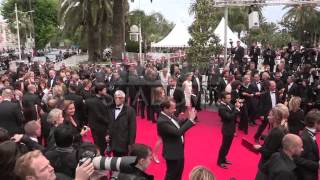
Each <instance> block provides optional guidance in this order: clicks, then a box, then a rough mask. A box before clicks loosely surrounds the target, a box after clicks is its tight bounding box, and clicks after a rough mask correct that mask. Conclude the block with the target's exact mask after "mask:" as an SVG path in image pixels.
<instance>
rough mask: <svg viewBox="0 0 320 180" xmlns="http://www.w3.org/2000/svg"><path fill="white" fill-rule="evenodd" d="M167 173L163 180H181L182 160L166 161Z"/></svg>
mask: <svg viewBox="0 0 320 180" xmlns="http://www.w3.org/2000/svg"><path fill="white" fill-rule="evenodd" d="M166 164H167V171H166V176H165V178H164V179H165V180H181V178H182V173H183V167H184V159H177V160H167V159H166Z"/></svg>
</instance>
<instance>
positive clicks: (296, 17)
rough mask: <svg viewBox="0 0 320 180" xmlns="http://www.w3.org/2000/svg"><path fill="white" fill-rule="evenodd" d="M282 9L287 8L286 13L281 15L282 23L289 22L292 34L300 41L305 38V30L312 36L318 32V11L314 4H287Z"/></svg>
mask: <svg viewBox="0 0 320 180" xmlns="http://www.w3.org/2000/svg"><path fill="white" fill-rule="evenodd" d="M283 9H287V10H288V11H287V13H286V14H285V15H284V17H283V22H284V23H290V24H291V25H292V27H293V29H292V31H293V35H296V36H298V37H297V39H298V40H300V42H303V41H304V40H306V38H308V37H306V34H305V32H308V33H310V34H311V37H310V38H311V39H312V36H316V35H317V34H318V33H319V29H318V23H317V22H318V19H319V12H318V11H317V10H316V5H288V6H285V7H284V8H283Z"/></svg>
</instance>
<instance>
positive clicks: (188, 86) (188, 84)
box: [182, 73, 192, 109]
mask: <svg viewBox="0 0 320 180" xmlns="http://www.w3.org/2000/svg"><path fill="white" fill-rule="evenodd" d="M182 88H183V92H184V96H185V100H186V107H187V109H190V108H191V95H192V73H188V74H187V75H186V80H185V81H184V82H183V84H182Z"/></svg>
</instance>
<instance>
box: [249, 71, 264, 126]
mask: <svg viewBox="0 0 320 180" xmlns="http://www.w3.org/2000/svg"><path fill="white" fill-rule="evenodd" d="M249 89H250V91H251V92H252V93H253V94H254V96H253V97H252V98H251V105H252V106H251V107H252V109H251V111H249V121H250V123H251V124H253V125H255V124H256V119H257V118H258V117H259V115H260V114H261V112H260V105H261V104H262V103H261V101H260V100H261V95H262V93H263V91H264V87H263V85H262V82H261V81H260V75H259V73H258V72H257V73H255V74H254V75H253V81H252V82H251V83H250V85H249Z"/></svg>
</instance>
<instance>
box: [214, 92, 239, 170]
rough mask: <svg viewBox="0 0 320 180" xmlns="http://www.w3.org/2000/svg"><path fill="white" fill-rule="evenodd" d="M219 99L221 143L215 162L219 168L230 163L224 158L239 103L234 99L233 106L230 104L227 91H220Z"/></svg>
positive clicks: (233, 130) (231, 137)
mask: <svg viewBox="0 0 320 180" xmlns="http://www.w3.org/2000/svg"><path fill="white" fill-rule="evenodd" d="M221 100H222V101H221V105H220V107H219V116H220V118H221V121H222V144H221V147H220V150H219V156H218V162H217V163H218V166H220V167H221V168H224V169H228V167H227V166H226V164H231V162H230V161H228V160H227V159H226V156H227V154H228V152H229V149H230V147H231V144H232V140H233V137H234V133H235V131H236V119H237V116H238V115H239V113H240V107H241V104H240V102H239V101H236V103H235V106H234V105H232V104H230V102H231V94H230V93H227V92H223V93H222V95H221Z"/></svg>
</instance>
